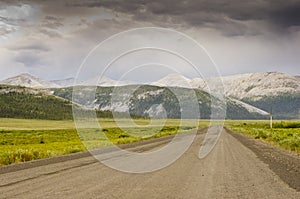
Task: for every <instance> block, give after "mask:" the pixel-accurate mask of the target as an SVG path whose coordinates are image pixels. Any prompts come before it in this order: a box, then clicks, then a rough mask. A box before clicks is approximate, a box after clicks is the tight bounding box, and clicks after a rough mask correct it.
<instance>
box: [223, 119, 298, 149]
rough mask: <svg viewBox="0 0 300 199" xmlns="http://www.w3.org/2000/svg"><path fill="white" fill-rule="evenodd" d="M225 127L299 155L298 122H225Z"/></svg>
mask: <svg viewBox="0 0 300 199" xmlns="http://www.w3.org/2000/svg"><path fill="white" fill-rule="evenodd" d="M226 126H227V127H228V128H229V129H231V130H232V131H234V132H236V133H242V134H245V135H247V136H251V137H253V138H255V139H259V140H261V141H263V142H266V143H269V144H271V145H273V146H276V147H279V148H283V149H285V150H288V151H292V152H295V153H297V154H300V121H274V122H273V128H272V129H271V128H270V123H269V121H234V120H232V121H226Z"/></svg>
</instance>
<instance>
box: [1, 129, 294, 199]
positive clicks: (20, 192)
mask: <svg viewBox="0 0 300 199" xmlns="http://www.w3.org/2000/svg"><path fill="white" fill-rule="evenodd" d="M205 132H206V131H205V130H200V131H199V132H198V134H197V136H196V138H195V140H194V142H193V144H192V146H191V147H190V149H189V150H188V151H187V152H185V153H184V155H183V156H182V157H181V158H180V159H178V160H177V161H176V162H175V163H173V164H172V165H170V166H168V167H166V168H164V169H161V170H159V171H156V172H152V173H146V174H128V173H123V172H119V171H116V170H113V169H111V168H108V167H106V166H104V165H103V164H101V163H99V162H98V161H96V160H95V159H94V158H93V157H90V156H87V155H86V154H83V155H82V154H81V155H77V156H78V157H76V158H70V156H66V158H65V159H66V161H64V160H63V158H60V159H57V161H53V159H52V160H42V161H36V162H35V163H25V164H22V165H16V166H8V167H2V168H0V173H1V174H0V198H290V199H292V198H300V192H297V188H298V187H297V186H298V184H297V183H298V182H299V179H297V175H296V176H294V179H291V181H292V182H294V183H292V186H291V185H289V180H287V179H284V178H283V177H282V176H280V175H278V173H280V172H281V173H285V172H286V171H285V169H287V170H288V169H289V168H281V170H280V168H277V170H276V169H275V170H274V169H272V168H273V167H272V165H271V164H272V163H268V162H267V161H264V160H263V159H261V157H259V155H258V154H259V151H253V150H252V149H251V146H247V144H248V145H249V144H250V145H251V142H248V143H246V142H243V141H241V140H240V138H236V137H235V136H233V135H232V132H229V131H228V132H227V130H224V131H223V133H222V134H221V137H220V139H219V141H218V143H217V145H216V146H215V148H214V149H213V151H212V152H211V153H210V154H209V155H208V156H207V157H206V158H204V159H201V160H200V159H199V158H198V152H199V148H200V146H201V144H202V141H203V139H204V136H205ZM167 139H168V138H164V139H158V140H155V141H150V142H149V143H146V144H145V148H144V149H143V147H141V146H139V145H138V144H136V145H133V146H132V147H131V149H130V150H133V151H147V150H155V149H157V148H158V147H161V145H163V144H166V143H167V142H168V140H167ZM183 139H184V138H183ZM242 139H244V138H242ZM245 139H246V138H245ZM247 139H248V138H247ZM254 142H257V141H256V140H254ZM159 143H160V144H159ZM242 143H243V144H242ZM252 144H253V143H252ZM129 148H130V147H129ZM257 150H259V149H257ZM75 156H76V155H74V157H75ZM266 156H267V155H266ZM290 158H293V161H294V162H292V163H291V165H290V167H291V169H293V168H294V172H296V174H297V172H298V174H299V172H300V171H299V170H297V168H298V167H299V165H297V164H298V163H299V158H298V157H297V156H295V157H290ZM54 160H55V159H54ZM293 164H294V165H293ZM295 168H296V170H295ZM278 169H279V170H278ZM292 187H293V188H292Z"/></svg>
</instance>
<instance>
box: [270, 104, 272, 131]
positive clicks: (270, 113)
mask: <svg viewBox="0 0 300 199" xmlns="http://www.w3.org/2000/svg"><path fill="white" fill-rule="evenodd" d="M272 112H273V111H272V107H271V108H270V129H272V128H273V115H272V114H273V113H272Z"/></svg>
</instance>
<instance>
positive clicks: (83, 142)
mask: <svg viewBox="0 0 300 199" xmlns="http://www.w3.org/2000/svg"><path fill="white" fill-rule="evenodd" d="M128 121H129V120H128V119H122V120H120V121H119V122H118V124H117V123H116V122H115V121H114V120H113V119H99V124H100V125H101V127H102V130H100V129H95V128H91V129H79V130H78V132H77V130H76V129H75V125H74V122H73V121H53V120H27V119H2V118H0V165H8V164H13V163H18V162H25V161H30V160H36V159H42V158H49V157H53V156H59V155H64V154H70V153H75V152H81V151H86V150H87V149H94V148H99V147H104V146H109V145H112V144H126V143H131V142H138V141H141V140H146V139H152V138H159V137H163V136H167V135H174V134H176V133H185V132H189V131H191V130H193V129H196V128H195V126H193V125H194V124H195V122H198V121H195V120H183V121H180V120H177V119H168V120H166V121H165V123H164V125H163V127H161V126H160V125H159V124H161V120H156V121H152V123H150V121H149V120H147V119H135V120H134V121H133V122H134V124H135V125H137V126H132V123H131V124H130V123H129V122H128ZM208 124H209V121H207V120H203V121H200V122H199V123H198V126H199V128H202V127H205V126H208ZM179 126H181V127H179Z"/></svg>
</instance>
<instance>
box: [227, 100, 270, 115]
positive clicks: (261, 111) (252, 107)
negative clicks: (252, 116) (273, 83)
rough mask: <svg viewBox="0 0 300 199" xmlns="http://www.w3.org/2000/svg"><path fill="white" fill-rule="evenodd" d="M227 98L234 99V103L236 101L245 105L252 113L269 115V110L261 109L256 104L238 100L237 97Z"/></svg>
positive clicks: (238, 104) (242, 105) (237, 103)
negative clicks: (252, 104)
mask: <svg viewBox="0 0 300 199" xmlns="http://www.w3.org/2000/svg"><path fill="white" fill-rule="evenodd" d="M227 100H230V101H232V102H233V103H235V104H236V105H237V106H240V107H243V108H245V109H246V110H248V111H249V112H250V113H257V114H260V115H269V113H268V112H266V111H264V110H261V109H259V108H257V107H255V106H251V105H250V104H247V103H245V102H242V101H240V100H236V99H232V98H228V99H227Z"/></svg>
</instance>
